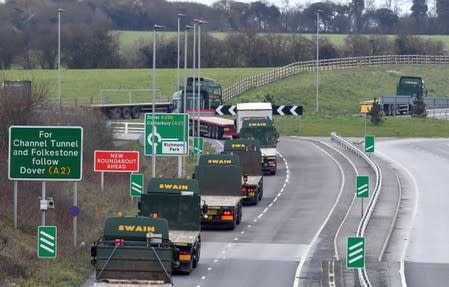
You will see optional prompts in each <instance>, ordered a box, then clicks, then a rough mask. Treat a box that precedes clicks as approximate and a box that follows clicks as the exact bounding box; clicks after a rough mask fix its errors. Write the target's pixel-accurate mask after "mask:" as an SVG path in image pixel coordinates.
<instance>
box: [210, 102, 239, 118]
mask: <svg viewBox="0 0 449 287" xmlns="http://www.w3.org/2000/svg"><path fill="white" fill-rule="evenodd" d="M236 108H237V106H235V105H232V106H230V105H219V106H218V107H217V108H216V109H215V113H216V114H217V115H219V116H223V115H233V116H235V115H236V112H235V109H236Z"/></svg>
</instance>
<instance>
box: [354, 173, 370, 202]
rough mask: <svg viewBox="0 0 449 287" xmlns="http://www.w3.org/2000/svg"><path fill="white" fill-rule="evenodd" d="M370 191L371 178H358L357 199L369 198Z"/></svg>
mask: <svg viewBox="0 0 449 287" xmlns="http://www.w3.org/2000/svg"><path fill="white" fill-rule="evenodd" d="M368 191H369V176H365V175H363V176H357V182H356V191H355V194H356V197H357V198H368V193H369V192H368Z"/></svg>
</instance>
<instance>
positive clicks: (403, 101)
mask: <svg viewBox="0 0 449 287" xmlns="http://www.w3.org/2000/svg"><path fill="white" fill-rule="evenodd" d="M379 100H380V102H381V103H382V104H399V105H412V104H413V97H412V96H381V97H380V98H379ZM423 101H424V104H425V105H426V106H429V107H443V108H444V107H447V108H449V98H429V97H423Z"/></svg>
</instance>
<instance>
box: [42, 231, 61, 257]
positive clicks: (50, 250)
mask: <svg viewBox="0 0 449 287" xmlns="http://www.w3.org/2000/svg"><path fill="white" fill-rule="evenodd" d="M57 238H58V230H57V228H56V226H39V227H38V229H37V257H38V258H41V259H42V258H56V254H57Z"/></svg>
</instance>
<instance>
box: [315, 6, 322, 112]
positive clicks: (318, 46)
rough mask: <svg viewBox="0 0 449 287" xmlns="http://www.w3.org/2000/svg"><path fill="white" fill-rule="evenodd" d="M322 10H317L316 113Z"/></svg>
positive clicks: (317, 109) (318, 105)
mask: <svg viewBox="0 0 449 287" xmlns="http://www.w3.org/2000/svg"><path fill="white" fill-rule="evenodd" d="M320 12H321V11H320V10H318V11H316V113H317V114H318V112H319V110H320V104H319V101H318V98H319V97H318V95H319V90H320V44H319V37H320Z"/></svg>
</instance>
